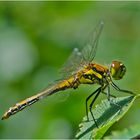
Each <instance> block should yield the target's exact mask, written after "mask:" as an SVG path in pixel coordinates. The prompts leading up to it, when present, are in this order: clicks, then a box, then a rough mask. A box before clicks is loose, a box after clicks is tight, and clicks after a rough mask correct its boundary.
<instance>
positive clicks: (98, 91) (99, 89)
mask: <svg viewBox="0 0 140 140" xmlns="http://www.w3.org/2000/svg"><path fill="white" fill-rule="evenodd" d="M100 93H101V87H100V88H98V90H97V94H96V95H95V97H94V99H93V100H92V102H91V104H90V106H89V110H90V113H91V116H92V118H93V120H94V122H95V125H96V127H97V128H98V124H97V122H96V119H95V117H94V115H93V112H92V107H93V104H94V102H95V100H96V99H97V97H98V96H99V94H100Z"/></svg>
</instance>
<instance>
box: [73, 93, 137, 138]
mask: <svg viewBox="0 0 140 140" xmlns="http://www.w3.org/2000/svg"><path fill="white" fill-rule="evenodd" d="M136 97H138V96H126V97H119V98H115V99H113V103H114V104H111V105H110V102H109V101H108V100H107V99H106V100H103V101H102V103H101V104H99V105H97V106H96V107H95V109H93V114H94V117H95V118H96V122H97V124H98V127H99V128H97V127H96V125H95V123H94V121H93V119H92V116H91V113H89V119H90V121H89V122H87V121H86V120H87V117H86V116H85V117H84V118H83V121H82V123H81V124H80V125H79V127H80V131H79V132H78V133H77V135H76V138H78V139H92V138H93V139H100V138H102V137H103V135H104V134H105V132H106V131H107V130H108V129H109V128H110V127H111V126H112V125H113V124H114V123H115V122H117V121H118V120H119V119H120V118H122V117H123V115H124V114H125V113H126V112H127V111H128V109H129V108H130V107H131V106H132V104H133V102H134V100H135V99H136ZM120 107H121V108H120Z"/></svg>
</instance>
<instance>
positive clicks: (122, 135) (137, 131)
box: [104, 124, 140, 140]
mask: <svg viewBox="0 0 140 140" xmlns="http://www.w3.org/2000/svg"><path fill="white" fill-rule="evenodd" d="M139 135H140V124H138V125H132V126H131V127H129V128H126V129H124V130H122V131H114V132H112V135H110V136H106V137H105V138H104V139H105V140H108V139H132V138H133V139H136V137H137V136H139Z"/></svg>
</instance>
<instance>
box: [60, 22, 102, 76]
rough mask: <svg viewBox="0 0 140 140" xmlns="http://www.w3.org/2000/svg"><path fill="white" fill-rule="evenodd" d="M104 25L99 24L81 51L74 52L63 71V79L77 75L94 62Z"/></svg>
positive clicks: (75, 50)
mask: <svg viewBox="0 0 140 140" xmlns="http://www.w3.org/2000/svg"><path fill="white" fill-rule="evenodd" d="M103 25H104V23H103V22H102V21H101V22H99V24H98V25H97V26H96V28H95V29H94V31H93V32H92V34H91V35H90V38H89V40H88V41H87V42H86V43H85V45H84V48H83V49H82V50H81V51H79V49H77V48H75V49H74V50H73V52H72V54H71V55H70V57H69V59H68V60H67V62H66V63H65V64H64V66H63V68H62V69H61V73H62V75H63V77H68V76H71V75H73V74H75V73H76V72H77V71H78V70H80V69H81V68H83V67H84V66H85V65H88V64H89V63H90V62H92V61H93V59H94V57H95V55H96V50H97V45H98V40H99V37H100V34H101V31H102V29H103Z"/></svg>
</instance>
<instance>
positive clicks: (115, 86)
mask: <svg viewBox="0 0 140 140" xmlns="http://www.w3.org/2000/svg"><path fill="white" fill-rule="evenodd" d="M111 85H112V87H114V88H115V89H116V90H117V91H120V92H125V93H129V94H131V95H136V94H135V93H133V92H132V91H129V90H124V89H120V88H119V87H118V86H117V85H116V84H115V83H113V82H111Z"/></svg>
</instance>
